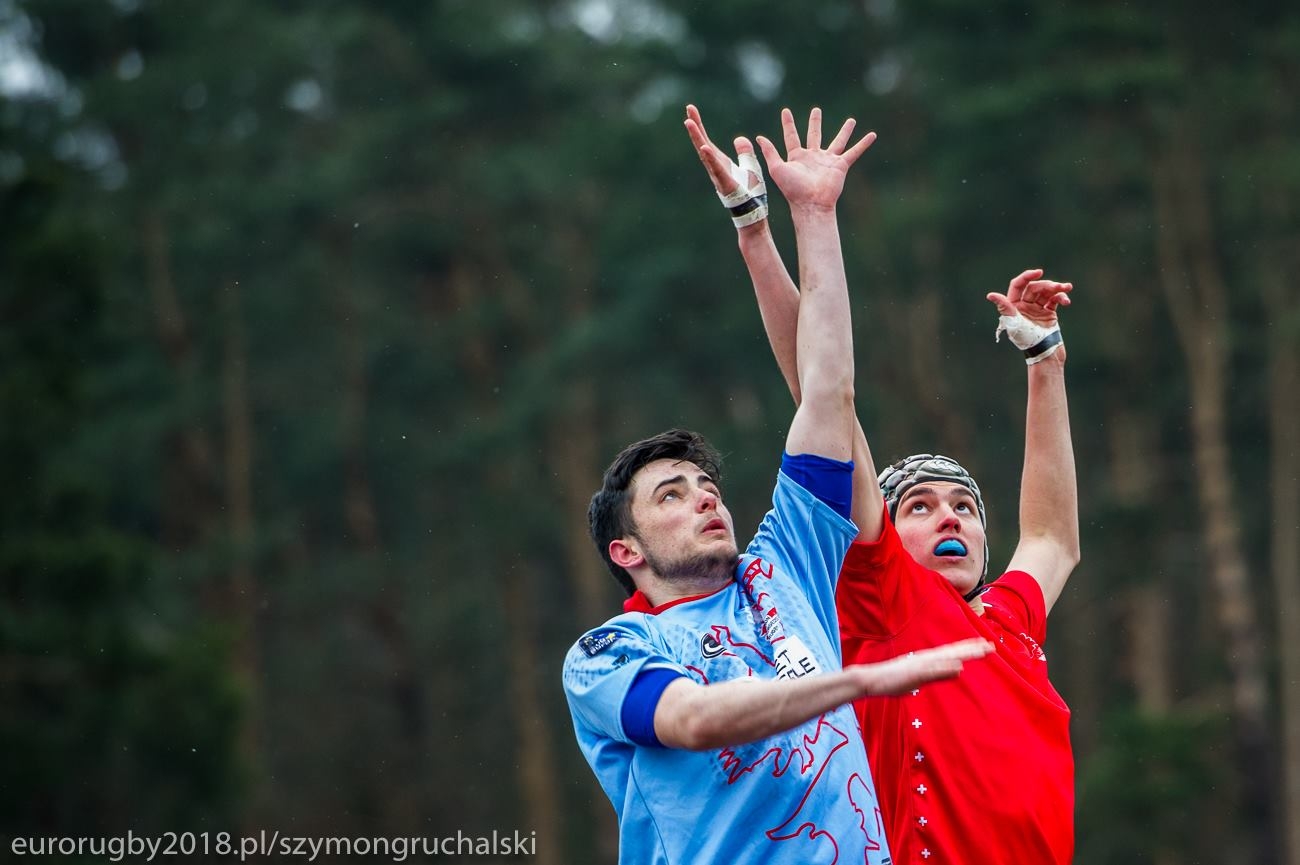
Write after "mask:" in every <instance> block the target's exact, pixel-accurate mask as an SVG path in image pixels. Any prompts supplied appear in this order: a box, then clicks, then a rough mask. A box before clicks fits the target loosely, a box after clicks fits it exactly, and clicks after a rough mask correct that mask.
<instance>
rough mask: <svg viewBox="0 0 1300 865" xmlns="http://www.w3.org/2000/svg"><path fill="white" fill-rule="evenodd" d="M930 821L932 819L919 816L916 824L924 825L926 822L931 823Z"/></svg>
mask: <svg viewBox="0 0 1300 865" xmlns="http://www.w3.org/2000/svg"><path fill="white" fill-rule="evenodd" d="M929 822H930V821H929V820H927V819H925V818H924V817H917V818H916V825H918V826H924V825H925V824H926V823H929Z"/></svg>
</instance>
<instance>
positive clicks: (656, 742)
mask: <svg viewBox="0 0 1300 865" xmlns="http://www.w3.org/2000/svg"><path fill="white" fill-rule="evenodd" d="M781 120H782V128H783V131H784V137H785V147H786V156H785V158H784V159H783V158H782V157H781V156H780V154H779V153H778V151H777V149H776V147H775V146H774V145H773V144H772V143H771V142H770V141H768V140H767V139H765V138H762V137H760V138H759V146H760V147H761V149H762V150H763V156H764V158H765V160H766V162H767V165H768V168H769V171H770V173H771V175H772V179H773V181H774V182H775V183H776V185H777V187H778V188H779V189H780V190H781V192H782V193H783V194H784V195H785V197H786V200H787V202H788V203H789V205H790V210H791V214H792V217H793V221H794V227H795V235H796V240H797V244H798V251H799V265H800V267H799V270H800V285H801V286H802V293H803V296H802V301H801V303H800V306H799V321H798V336H797V339H798V343H799V345H798V367H799V369H798V375H799V384H800V387H801V391H802V395H803V400H802V402H801V404H800V405H799V408H798V410H797V411H796V413H795V416H794V419H793V421H792V422H791V424H790V432H789V435H788V436H787V438H786V442H785V454H784V456H783V458H782V462H781V468H780V470H779V471H778V472H777V480H776V489H775V492H774V493H773V498H772V509H771V511H769V512H768V514H767V516H766V517H765V518H764V519H763V522H762V524H761V525H760V527H759V530H758V533H757V535H756V536H755V537H754V539H753V541H751V542H750V544H749V546H748V547H747V548H746V549H745V552H744V554H743V555H741V554H740V553H739V550H738V548H737V545H736V540H735V528H734V525H733V523H732V518H731V514H730V512H729V511H728V510H727V507H726V505H725V504H723V501H722V493H721V488H720V487H719V480H720V471H719V461H718V458H717V454H716V453H715V452H714V451H713V450H712V448H710V447H709V446H708V444H707V443H706V442H705V441H704V440H703V439H702V438H701V437H700V436H699V435H698V434H696V433H692V432H688V431H685V430H671V431H669V432H666V433H663V434H661V435H658V436H655V437H653V438H650V439H646V440H643V441H640V442H637V443H635V444H633V445H630V446H629V447H627V448H625V449H624V450H623V451H622V452H621V453H620V454H619V456H618V457H617V458H616V459H615V460H614V462H613V464H611V466H610V467H609V469H608V470H607V471H606V472H605V476H604V481H603V484H602V487H601V489H600V490H599V491H598V492H597V493H596V495H595V496H593V498H592V502H591V508H590V510H589V513H588V517H589V520H590V524H591V533H592V537H593V539H594V541H595V543H596V547H597V549H598V550H599V552H600V554H601V556H602V557H603V558H604V560H605V563H606V565H607V566H608V567H609V569H610V571H611V572H612V573H613V574H614V576H615V578H616V579H617V580H618V581H619V583H620V584H621V585H622V586H623V587H624V589H625V590H626V591H627V592H628V594H629V596H630V597H629V599H628V601H627V603H626V604H625V606H624V609H625V612H624V614H623V615H620V616H617V617H615V618H613V619H611V620H609V621H608V622H606V623H605V624H604V625H602V626H601V627H599V628H595V629H593V630H591V631H588V632H587V633H586V634H585V635H583V636H582V637H581V638H580V639H579V640H578V641H577V643H576V644H575V645H574V646H573V648H572V649H571V650H570V651H569V653H568V656H567V657H566V659H565V663H564V688H565V693H566V696H567V697H568V701H569V708H570V711H571V713H572V716H573V724H574V729H575V731H576V733H577V738H578V744H579V746H580V747H581V749H582V752H583V755H584V756H585V757H586V758H587V761H588V763H590V765H591V767H592V770H593V771H594V772H595V773H596V776H597V778H598V779H599V780H600V783H601V786H602V787H603V788H604V789H605V792H606V793H607V794H608V795H609V798H610V801H611V802H612V803H613V805H614V810H615V812H616V813H617V815H618V819H619V837H620V849H619V861H620V863H624V865H631V863H671V865H698V863H727V865H745V863H764V865H783V863H791V865H794V863H798V865H810V863H835V862H838V863H861V862H866V863H869V865H887V863H889V862H890V857H889V848H888V844H887V843H886V841H885V837H884V831H883V828H882V827H883V821H882V818H881V815H880V813H879V809H878V806H877V801H876V794H875V788H874V785H873V783H872V780H871V772H870V769H869V768H868V767H867V760H866V755H865V750H864V748H863V745H862V739H861V734H860V731H859V729H858V726H857V722H856V720H855V716H854V713H853V710H852V707H851V706H850V705H849V704H850V703H851V702H852V701H853V700H855V699H857V698H859V697H862V696H864V695H872V694H898V693H903V692H906V691H908V690H911V689H912V688H915V687H917V686H918V685H920V684H922V683H925V682H929V681H934V680H936V679H941V678H947V677H951V676H954V675H956V674H957V673H958V672H959V671H960V669H961V665H962V662H963V661H964V660H970V659H974V658H978V657H981V656H982V655H984V654H986V653H987V652H988V651H989V649H990V648H991V647H990V646H989V645H988V644H987V643H985V642H984V641H982V640H970V641H964V642H962V643H954V644H951V645H948V646H943V647H940V648H937V649H927V650H923V651H919V652H915V653H913V654H911V655H909V656H907V657H902V658H896V659H894V660H891V661H886V662H883V663H879V664H869V665H859V666H852V667H848V668H843V667H842V665H841V657H840V640H839V631H838V627H837V624H836V612H835V580H836V575H837V574H838V572H839V569H840V565H841V563H842V561H843V559H844V554H845V552H846V550H847V549H848V547H849V544H850V542H851V541H852V540H853V538H854V536H855V535H856V534H857V529H856V527H855V526H854V525H853V523H852V522H850V521H849V519H848V516H849V508H850V503H851V499H852V474H853V463H852V461H851V459H850V457H851V450H852V445H853V431H854V415H853V354H852V335H851V331H850V321H849V302H848V291H847V285H846V282H845V275H844V265H843V260H842V256H841V252H840V240H839V231H838V227H837V225H836V216H835V205H836V202H837V201H838V199H839V196H840V193H841V191H842V190H843V186H844V177H845V175H846V173H847V171H848V169H849V167H850V166H851V165H852V164H853V163H854V162H855V161H856V160H857V158H858V157H859V156H860V155H861V154H862V153H863V152H865V151H866V149H867V148H868V147H869V146H870V145H871V142H872V141H874V140H875V135H874V133H869V134H867V135H866V136H865V137H863V138H862V139H860V140H859V141H858V142H857V143H856V144H854V145H853V146H852V147H848V143H849V139H850V136H851V135H852V132H853V121H852V120H849V121H846V122H845V124H844V126H843V127H842V128H841V129H840V131H839V133H838V134H837V135H836V136H835V138H834V140H833V141H832V142H831V143H830V144H829V145H828V146H827V147H826V148H824V149H823V148H822V146H821V112H820V110H819V109H813V111H812V114H811V116H810V118H809V121H808V132H807V138H806V142H801V141H800V137H799V133H798V130H797V129H796V127H795V124H794V118H793V116H792V115H791V114H790V112H789V111H788V110H786V111H783V112H782V118H781ZM754 167H756V165H755V166H754ZM749 168H750V166H743V167H738V168H737V170H738V171H745V172H746V173H747V174H748V173H749ZM759 176H761V175H759ZM742 185H743V187H744V194H741V195H735V196H731V197H729V198H724V202H723V203H724V204H725V205H726V206H727V207H728V208H729V209H730V210H731V212H732V214H733V218H734V219H735V220H736V221H737V224H738V225H743V224H746V223H745V222H744V220H746V219H751V218H753V215H754V214H755V213H758V214H760V217H759V218H761V216H764V215H766V207H767V203H766V194H765V189H764V188H763V187H762V184H761V182H760V183H758V184H757V185H754V184H751V183H745V184H742Z"/></svg>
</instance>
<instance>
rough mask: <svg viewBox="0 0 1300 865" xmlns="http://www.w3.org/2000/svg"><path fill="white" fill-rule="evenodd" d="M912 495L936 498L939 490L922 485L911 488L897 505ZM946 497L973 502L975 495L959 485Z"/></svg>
mask: <svg viewBox="0 0 1300 865" xmlns="http://www.w3.org/2000/svg"><path fill="white" fill-rule="evenodd" d="M913 494H915V495H927V494H928V495H932V496H938V495H940V492H939V490H937V489H935V488H934V487H927V486H924V485H923V486H919V487H912V488H911V489H910V490H908V491H907V492H905V493H903V497H902V498H901V499H899V500H898V503H899V504H900V505H901V504H902V503H903V502H905V501H907V500H908V498H909V497H911V496H912V495H913ZM948 495H949V496H952V495H956V496H957V497H959V498H965V499H970V500H971V501H972V502H973V501H975V494H974V493H972V492H971V491H970V490H968V489H966V487H964V486H961V485H957V486H954V487H953V488H952V489H951V491H950V492H949V493H948Z"/></svg>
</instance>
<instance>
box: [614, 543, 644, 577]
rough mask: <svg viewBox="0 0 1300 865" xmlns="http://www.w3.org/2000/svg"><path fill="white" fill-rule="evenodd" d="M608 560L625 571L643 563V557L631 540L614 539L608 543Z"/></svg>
mask: <svg viewBox="0 0 1300 865" xmlns="http://www.w3.org/2000/svg"><path fill="white" fill-rule="evenodd" d="M609 558H610V559H611V560H612V561H613V562H614V564H616V565H618V566H619V567H620V568H622V569H623V570H625V571H630V570H631V569H632V568H635V567H637V566H638V565H642V564H644V563H645V556H643V555H642V554H641V551H640V550H639V549H638V548H637V543H636V541H635V540H634V539H632V538H615V539H614V540H612V541H610V542H609Z"/></svg>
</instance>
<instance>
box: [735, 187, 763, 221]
mask: <svg viewBox="0 0 1300 865" xmlns="http://www.w3.org/2000/svg"><path fill="white" fill-rule="evenodd" d="M766 206H767V193H766V192H764V193H763V194H762V195H755V196H754V197H753V198H751V199H749V200H748V201H742V202H741V203H740V204H737V205H736V206H735V207H728V208H727V210H730V211H731V217H732V218H733V219H735V218H737V217H740V216H744V215H745V214H746V213H752V212H753V211H755V210H758V209H759V208H760V207H766Z"/></svg>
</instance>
